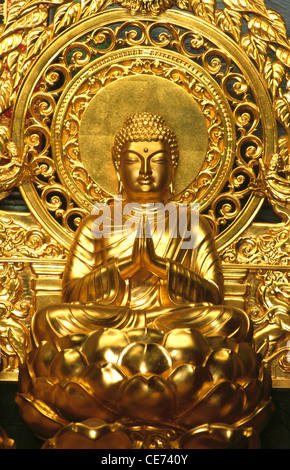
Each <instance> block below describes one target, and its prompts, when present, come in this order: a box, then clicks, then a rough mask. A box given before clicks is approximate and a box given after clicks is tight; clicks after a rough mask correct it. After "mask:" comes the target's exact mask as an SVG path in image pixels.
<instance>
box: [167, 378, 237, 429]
mask: <svg viewBox="0 0 290 470" xmlns="http://www.w3.org/2000/svg"><path fill="white" fill-rule="evenodd" d="M244 402H245V393H244V391H243V389H242V387H241V386H239V385H236V384H233V383H230V382H222V383H219V384H217V385H214V386H213V387H212V388H211V389H210V390H209V391H208V392H207V393H205V394H204V395H203V396H202V397H201V399H200V401H199V402H198V403H197V404H195V405H194V406H193V407H192V408H191V409H190V410H188V411H187V412H186V413H184V414H183V415H182V416H180V417H179V418H177V419H176V422H178V423H179V424H181V425H183V426H186V427H195V426H200V425H202V424H204V423H209V424H211V423H228V424H232V423H234V422H235V421H236V420H237V419H238V417H239V416H241V415H242V412H243V407H244Z"/></svg>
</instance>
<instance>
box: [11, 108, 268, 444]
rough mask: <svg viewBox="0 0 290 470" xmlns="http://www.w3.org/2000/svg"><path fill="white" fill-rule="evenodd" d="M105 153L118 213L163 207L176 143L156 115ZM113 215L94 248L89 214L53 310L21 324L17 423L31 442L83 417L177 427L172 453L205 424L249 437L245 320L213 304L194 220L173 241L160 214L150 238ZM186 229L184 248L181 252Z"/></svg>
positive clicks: (250, 369)
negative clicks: (131, 207)
mask: <svg viewBox="0 0 290 470" xmlns="http://www.w3.org/2000/svg"><path fill="white" fill-rule="evenodd" d="M112 154H113V159H114V164H115V167H116V171H117V173H118V176H119V181H120V183H121V185H120V187H121V189H122V193H121V196H122V199H123V203H121V204H122V207H123V209H125V207H126V204H129V203H133V202H134V203H139V204H140V206H139V207H140V211H141V212H140V216H141V219H140V218H139V221H138V218H137V219H136V214H135V220H137V221H138V224H140V220H141V221H142V220H143V219H144V217H146V216H148V211H149V206H148V203H160V202H162V203H165V202H167V201H168V197H169V196H170V188H171V185H172V181H173V179H174V173H175V171H176V170H177V167H178V160H179V154H178V142H177V139H176V136H175V134H174V132H173V131H172V130H171V129H170V128H168V127H167V125H166V123H165V121H164V119H163V118H162V117H161V116H160V115H156V114H150V113H141V114H135V115H133V116H130V117H129V118H127V119H126V121H125V123H124V125H123V127H122V128H121V129H120V131H119V132H118V133H117V135H116V139H115V141H114V146H113V149H112ZM146 203H147V205H146ZM108 207H110V206H108ZM114 211H117V207H116V206H114ZM122 213H123V214H124V210H123V211H122ZM178 213H179V212H178ZM137 215H138V212H137ZM189 215H190V219H189ZM114 216H115V212H114V213H113V214H112V216H111V217H110V220H109V221H107V222H106V224H108V226H112V227H113V229H118V230H114V231H113V232H112V233H110V236H109V235H108V233H107V232H105V233H104V234H103V235H102V236H101V237H99V238H96V232H95V231H94V230H95V229H94V224H96V220H97V219H98V218H99V214H98V215H92V216H88V217H87V218H85V219H84V220H83V222H82V224H81V225H80V226H79V229H78V232H77V234H76V236H75V239H74V243H73V244H72V247H71V250H70V253H69V255H68V260H67V265H66V269H65V272H64V278H63V302H64V303H63V304H57V305H54V304H52V305H49V306H47V307H45V308H43V309H41V310H39V311H37V312H36V313H35V315H34V316H33V319H32V323H31V333H32V339H33V345H34V350H33V351H32V353H31V354H30V357H29V359H28V362H27V364H26V365H25V364H23V365H22V366H21V368H20V376H19V380H20V387H21V393H20V394H19V395H18V396H17V398H16V401H17V403H18V405H19V409H20V412H21V414H22V416H23V418H24V420H25V421H26V422H27V424H28V425H29V426H30V427H31V428H32V429H33V431H34V432H35V433H36V434H37V435H38V436H41V437H43V438H52V437H53V435H54V434H55V433H56V432H57V431H58V430H60V429H61V427H62V426H64V425H65V424H69V422H70V421H73V422H77V421H80V422H81V421H83V420H84V419H88V418H100V419H102V420H104V421H105V422H108V423H112V422H117V421H120V422H121V423H126V425H127V427H128V426H129V427H130V426H131V427H132V426H136V425H138V422H141V423H142V424H143V425H144V426H145V427H146V426H148V425H150V424H153V423H158V425H159V424H163V426H165V427H166V426H167V427H168V429H169V430H170V428H171V427H172V428H174V427H175V426H178V427H179V431H178V432H177V434H175V440H174V444H172V445H171V444H170V442H169V444H168V445H169V447H172V446H173V447H174V446H176V447H177V448H179V447H180V445H182V444H181V442H182V441H180V439H181V437H182V436H183V435H184V434H185V433H186V432H187V431H188V430H193V429H195V430H196V431H197V429H196V428H198V427H199V426H203V425H204V424H206V423H210V424H214V423H220V422H222V423H224V424H225V425H227V424H229V425H231V426H236V427H237V428H238V427H241V426H248V425H249V424H250V425H251V426H254V428H256V430H257V431H258V432H259V431H260V430H261V429H262V428H263V426H264V425H265V423H266V422H267V419H268V418H269V414H270V412H271V400H270V397H269V392H270V389H269V386H270V382H269V373H268V371H267V369H264V367H263V365H261V363H260V358H259V357H258V356H257V355H256V353H255V351H254V349H252V347H251V345H250V342H251V340H252V334H253V331H252V324H251V321H250V320H249V318H248V316H247V314H246V313H245V312H243V311H242V310H241V309H238V308H233V307H228V306H224V305H222V300H223V276H222V272H221V267H220V263H219V258H218V254H217V251H216V248H215V244H214V240H213V237H212V234H211V230H210V227H209V225H208V223H207V222H206V220H205V219H203V218H202V216H200V218H199V220H198V221H196V224H195V225H192V221H191V212H190V211H188V209H187V219H185V220H186V225H185V227H183V231H181V230H179V233H176V234H175V235H174V236H173V233H172V230H171V228H172V227H170V218H169V216H168V215H167V216H166V214H165V215H164V217H165V220H164V222H165V223H164V228H165V229H164V230H163V231H159V232H158V228H159V227H158V224H157V226H156V227H155V228H154V232H153V237H152V238H151V236H150V235H149V234H148V232H147V231H146V230H147V225H146V224H145V223H144V224H143V229H142V230H141V231H140V229H139V228H138V226H137V230H136V228H135V229H134V230H132V226H129V228H127V229H125V231H124V229H123V227H125V226H126V224H125V222H126V215H124V218H123V219H121V226H117V227H116V226H114ZM124 219H125V220H124ZM127 219H128V217H127ZM127 222H128V220H127ZM160 222H161V220H159V223H160ZM134 224H136V222H135V223H134ZM176 224H177V225H178V226H179V220H175V225H176ZM188 227H190V230H191V232H192V233H195V235H196V243H195V245H194V248H192V247H191V248H187V249H185V248H184V246H183V244H182V243H183V242H184V239H186V237H187V235H185V233H186V231H185V229H188ZM121 330H124V332H122V331H121ZM144 432H145V436H146V431H144ZM69 435H70V433H69V432H68V434H67V436H69ZM63 436H64V435H63V434H62V437H63ZM63 439H64V437H63ZM112 439H113V438H112ZM189 440H190V442H194V435H193V434H192V435H191V437H190V439H189ZM68 441H70V438H69V437H68ZM133 442H134V439H133ZM145 442H146V439H145V440H143V443H142V447H144V446H145V447H146V443H145ZM68 445H69V444H68ZM111 445H117V441H114V439H113V441H112V442H111ZM135 445H137V444H136V443H135ZM188 445H189V444H188ZM191 445H194V444H191Z"/></svg>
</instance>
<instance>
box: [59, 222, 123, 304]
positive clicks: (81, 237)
mask: <svg viewBox="0 0 290 470" xmlns="http://www.w3.org/2000/svg"><path fill="white" fill-rule="evenodd" d="M92 222H93V218H92V217H88V218H86V219H85V220H84V221H83V223H82V224H81V225H80V227H79V229H78V232H77V233H76V236H75V239H74V242H73V244H72V247H71V250H70V252H69V255H68V260H67V264H66V269H65V272H64V277H63V298H62V300H63V302H75V301H79V302H98V303H101V304H118V305H120V304H121V302H122V299H123V298H124V295H125V282H124V281H123V280H122V279H120V276H119V272H118V266H117V261H115V260H111V261H106V259H105V249H104V247H103V246H102V241H101V240H100V239H96V238H94V237H93V235H92V230H91V225H92Z"/></svg>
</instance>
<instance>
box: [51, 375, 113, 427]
mask: <svg viewBox="0 0 290 470" xmlns="http://www.w3.org/2000/svg"><path fill="white" fill-rule="evenodd" d="M54 403H55V408H56V410H57V412H58V413H59V414H60V415H61V416H64V417H65V418H66V419H68V420H69V421H79V420H80V421H83V420H84V419H87V418H100V419H104V420H105V421H113V420H114V419H116V414H114V413H112V412H111V411H110V410H107V409H106V408H105V406H104V405H103V404H100V403H99V402H98V401H97V400H96V398H95V397H92V396H91V395H90V394H89V392H88V391H87V390H85V388H84V387H83V386H81V385H80V384H78V383H75V382H67V383H65V382H64V383H59V384H57V385H55V391H54Z"/></svg>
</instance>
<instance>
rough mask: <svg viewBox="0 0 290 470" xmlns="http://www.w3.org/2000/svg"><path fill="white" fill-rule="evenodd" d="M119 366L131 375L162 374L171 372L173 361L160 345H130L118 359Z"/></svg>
mask: <svg viewBox="0 0 290 470" xmlns="http://www.w3.org/2000/svg"><path fill="white" fill-rule="evenodd" d="M118 365H119V366H121V367H122V369H124V370H125V371H128V373H129V374H132V375H133V374H138V373H140V372H141V373H142V374H144V375H146V374H151V375H152V374H159V375H160V374H162V373H163V372H165V371H167V370H170V369H171V367H172V360H171V357H170V355H169V353H168V352H167V351H166V349H165V348H163V347H162V346H160V344H155V343H133V344H129V345H128V346H127V347H126V348H125V349H124V350H123V352H122V353H121V354H120V356H119V359H118Z"/></svg>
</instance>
